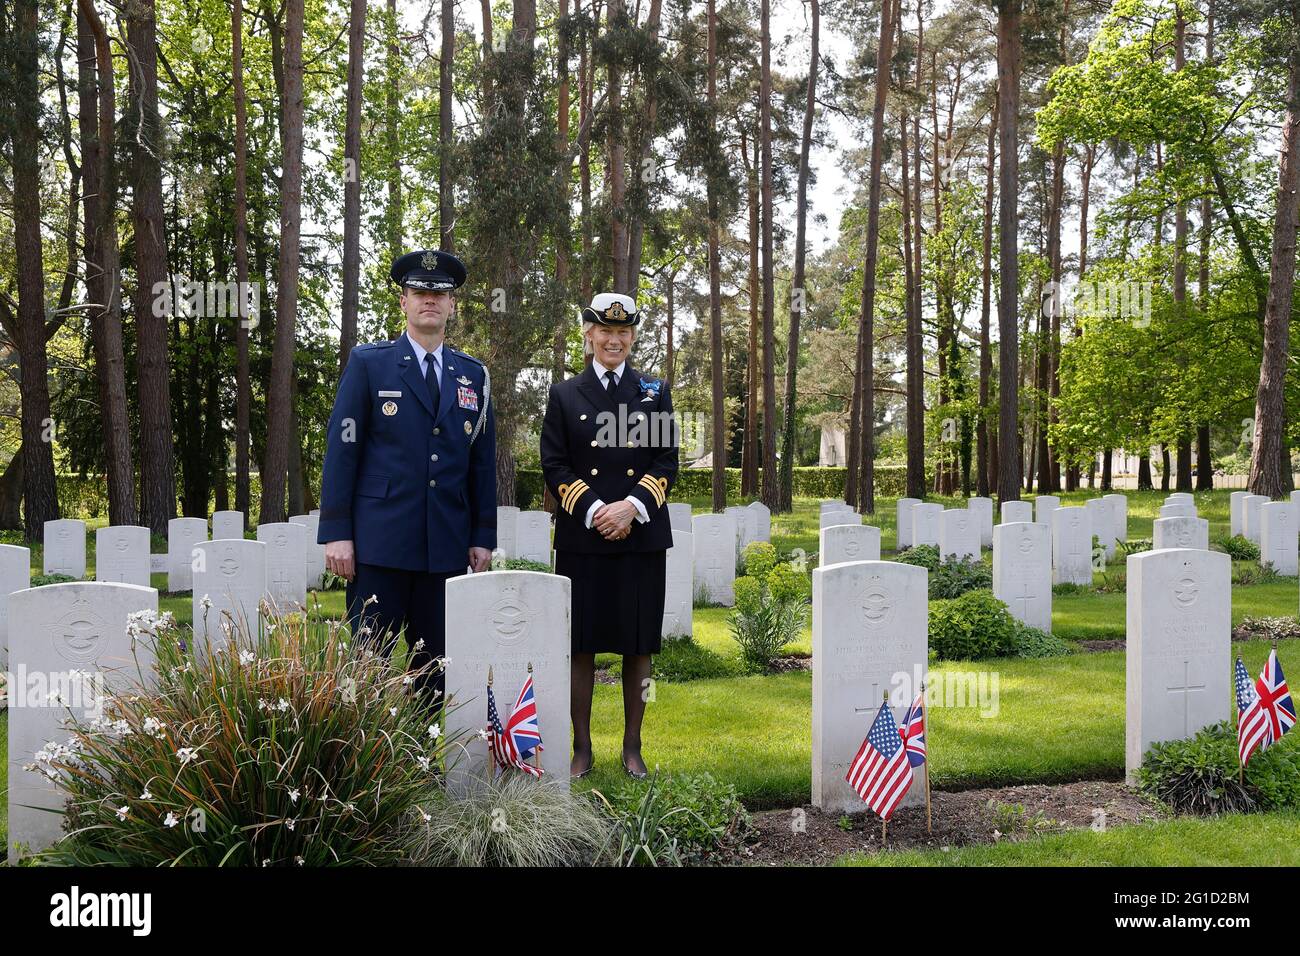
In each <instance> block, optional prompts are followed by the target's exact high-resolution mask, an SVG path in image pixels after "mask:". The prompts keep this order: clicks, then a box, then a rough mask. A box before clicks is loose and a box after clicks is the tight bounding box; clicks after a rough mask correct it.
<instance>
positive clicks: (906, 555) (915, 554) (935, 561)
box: [898, 544, 939, 574]
mask: <svg viewBox="0 0 1300 956" xmlns="http://www.w3.org/2000/svg"><path fill="white" fill-rule="evenodd" d="M898 560H899V561H901V562H902V563H903V564H915V565H916V566H917V567H921V568H925V569H926V570H927V571H929V572H930V573H931V574H933V573H934V572H935V571H938V570H939V548H938V546H937V545H933V544H917V545H913V546H912V547H910V548H906V549H904V550H903V551H900V552H899V553H898Z"/></svg>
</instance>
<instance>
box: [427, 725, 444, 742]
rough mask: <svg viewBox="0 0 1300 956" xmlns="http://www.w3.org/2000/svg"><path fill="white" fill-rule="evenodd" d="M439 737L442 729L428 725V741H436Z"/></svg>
mask: <svg viewBox="0 0 1300 956" xmlns="http://www.w3.org/2000/svg"><path fill="white" fill-rule="evenodd" d="M441 736H442V728H441V727H439V726H438V725H437V724H430V725H429V739H430V740H437V739H438V738H439V737H441Z"/></svg>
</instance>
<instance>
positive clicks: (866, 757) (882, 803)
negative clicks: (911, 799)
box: [844, 701, 912, 820]
mask: <svg viewBox="0 0 1300 956" xmlns="http://www.w3.org/2000/svg"><path fill="white" fill-rule="evenodd" d="M844 779H845V780H847V781H848V782H849V786H850V787H852V788H853V789H854V790H856V791H857V793H858V796H860V797H861V798H862V799H863V800H865V801H866V803H867V806H869V807H870V808H871V809H872V810H874V811H875V812H876V813H878V814H880V817H881V819H883V820H888V819H889V818H890V817H891V816H893V814H894V808H895V807H897V806H898V803H899V801H900V800H902V799H903V795H904V794H905V793H907V790H908V788H909V787H910V786H912V765H911V764H910V763H909V762H908V755H907V750H906V749H905V748H904V747H903V741H902V738H901V736H900V735H899V732H898V725H897V724H895V723H894V715H893V714H892V713H891V712H890V710H889V701H885V702H884V703H883V704H881V705H880V710H879V711H877V712H876V719H875V720H874V721H872V723H871V729H870V730H869V731H867V739H866V740H864V741H862V746H861V747H860V748H858V753H857V756H856V757H854V758H853V762H852V763H851V764H849V772H848V773H847V774H845V777H844Z"/></svg>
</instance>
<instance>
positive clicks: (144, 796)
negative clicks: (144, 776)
mask: <svg viewBox="0 0 1300 956" xmlns="http://www.w3.org/2000/svg"><path fill="white" fill-rule="evenodd" d="M140 799H141V800H152V799H153V794H152V793H150V792H149V788H148V787H145V788H144V793H142V794H140Z"/></svg>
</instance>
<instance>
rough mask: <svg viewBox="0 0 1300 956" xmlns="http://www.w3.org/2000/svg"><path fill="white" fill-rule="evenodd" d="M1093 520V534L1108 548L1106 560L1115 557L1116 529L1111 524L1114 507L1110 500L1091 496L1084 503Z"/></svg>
mask: <svg viewBox="0 0 1300 956" xmlns="http://www.w3.org/2000/svg"><path fill="white" fill-rule="evenodd" d="M1083 506H1084V508H1085V509H1086V510H1087V512H1088V519H1089V521H1091V522H1092V534H1093V536H1094V537H1095V538H1097V540H1098V541H1099V542H1100V543H1101V546H1102V547H1103V548H1105V549H1106V560H1107V561H1109V560H1110V559H1111V558H1113V557H1115V529H1114V526H1113V525H1112V524H1111V519H1112V517H1113V515H1112V511H1113V509H1112V508H1111V506H1110V502H1108V501H1106V500H1104V499H1102V498H1089V499H1088V500H1087V501H1085V502H1084V504H1083Z"/></svg>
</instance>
